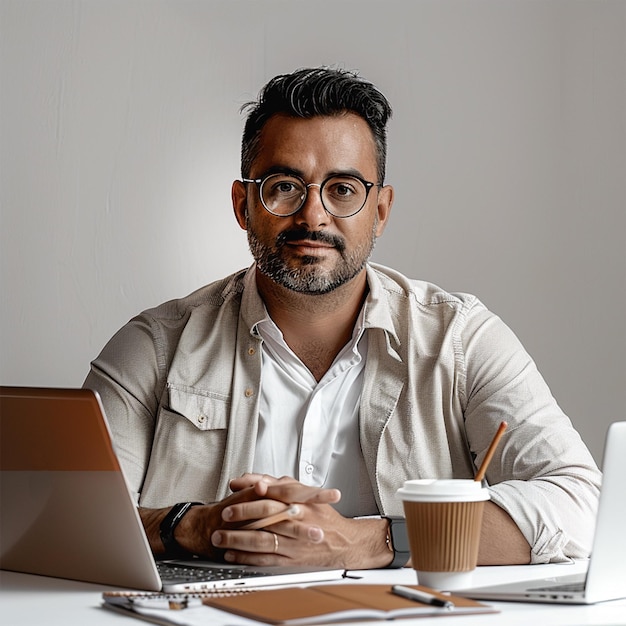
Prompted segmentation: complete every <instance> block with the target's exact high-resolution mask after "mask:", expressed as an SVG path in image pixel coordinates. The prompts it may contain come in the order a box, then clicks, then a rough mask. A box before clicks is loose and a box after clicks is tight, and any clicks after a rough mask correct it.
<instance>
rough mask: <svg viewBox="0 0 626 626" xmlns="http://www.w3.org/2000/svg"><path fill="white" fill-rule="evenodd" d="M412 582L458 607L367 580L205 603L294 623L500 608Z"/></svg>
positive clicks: (275, 621) (252, 616) (270, 621)
mask: <svg viewBox="0 0 626 626" xmlns="http://www.w3.org/2000/svg"><path fill="white" fill-rule="evenodd" d="M410 587H411V588H412V589H418V590H422V591H426V592H428V593H429V594H431V595H433V596H435V597H438V598H441V599H442V600H446V601H450V602H452V604H453V607H452V608H443V607H437V606H432V605H430V604H423V603H421V602H416V601H414V600H407V599H405V598H401V597H399V596H397V595H395V594H393V593H392V592H391V586H390V585H366V584H364V585H354V584H352V585H351V584H345V585H344V584H338V585H315V586H312V587H291V588H287V589H271V590H263V591H255V592H254V593H250V594H247V595H241V596H232V597H226V598H206V599H204V600H203V603H204V604H206V605H208V606H212V607H215V608H218V609H221V610H223V611H229V612H230V613H235V614H237V615H240V616H242V617H247V618H250V619H255V620H258V621H261V622H266V623H268V624H290V625H296V624H319V623H323V622H336V621H350V620H363V619H385V620H388V619H396V618H402V617H432V616H433V615H437V616H448V615H449V616H453V615H466V614H468V613H497V612H498V611H497V610H496V609H494V608H493V607H491V606H489V605H486V604H481V603H480V602H476V601H474V600H470V599H468V598H461V597H458V596H453V595H449V594H443V593H440V592H438V591H435V590H433V589H429V588H428V587H421V586H418V585H410Z"/></svg>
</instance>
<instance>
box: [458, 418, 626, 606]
mask: <svg viewBox="0 0 626 626" xmlns="http://www.w3.org/2000/svg"><path fill="white" fill-rule="evenodd" d="M625 482H626V422H615V423H613V424H611V426H610V427H609V430H608V432H607V435H606V442H605V446H604V460H603V478H602V489H601V492H600V502H599V506H598V516H597V520H596V529H595V534H594V539H593V547H592V551H591V559H590V560H589V567H588V568H587V573H586V574H579V575H569V576H557V577H553V578H547V579H545V578H544V579H539V580H531V581H521V582H516V583H509V584H502V585H493V586H489V587H477V588H474V589H466V590H464V591H455V593H456V594H457V595H464V596H467V597H469V598H475V599H477V600H512V601H521V602H554V603H564V604H595V603H596V602H604V601H606V600H617V599H618V598H626V497H625V495H624V494H625V493H626V491H625V489H624V483H625ZM530 567H532V566H530Z"/></svg>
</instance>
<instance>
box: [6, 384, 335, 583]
mask: <svg viewBox="0 0 626 626" xmlns="http://www.w3.org/2000/svg"><path fill="white" fill-rule="evenodd" d="M0 497H1V504H0V569H7V570H13V571H17V572H25V573H31V574H42V575H46V576H55V577H59V578H69V579H73V580H81V581H86V582H95V583H104V584H107V585H114V586H116V587H122V588H133V589H145V590H157V591H159V590H163V591H171V592H185V591H206V590H211V589H239V588H245V587H261V586H267V585H287V584H297V583H304V582H317V581H326V580H335V579H339V578H341V577H342V576H343V574H344V570H341V569H325V568H313V567H306V568H302V567H268V568H254V567H247V566H236V565H225V564H223V563H221V564H220V563H212V562H209V561H201V560H199V559H193V560H191V561H160V562H159V563H157V562H156V561H155V559H154V557H153V555H152V552H151V550H150V546H149V544H148V540H147V538H146V535H145V533H144V529H143V525H142V523H141V520H140V518H139V514H138V512H137V507H136V504H135V502H134V500H133V497H132V495H131V493H130V491H129V489H128V486H127V483H126V480H125V478H124V475H123V473H122V470H121V468H120V465H119V463H118V460H117V457H116V456H115V453H114V450H113V446H112V444H111V437H110V434H109V429H108V426H107V423H106V419H105V416H104V410H103V408H102V404H101V402H100V399H99V397H98V395H97V394H96V393H95V392H93V391H90V390H87V389H42V388H25V387H0Z"/></svg>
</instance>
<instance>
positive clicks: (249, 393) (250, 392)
mask: <svg viewBox="0 0 626 626" xmlns="http://www.w3.org/2000/svg"><path fill="white" fill-rule="evenodd" d="M244 394H245V396H246V398H251V397H252V396H253V395H254V389H250V388H248V389H246V390H245V391H244Z"/></svg>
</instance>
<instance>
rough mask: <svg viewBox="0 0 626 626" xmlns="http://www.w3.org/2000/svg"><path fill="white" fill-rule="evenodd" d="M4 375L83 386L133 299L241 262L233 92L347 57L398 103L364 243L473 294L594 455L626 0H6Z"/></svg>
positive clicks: (623, 128)
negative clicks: (375, 220) (509, 335)
mask: <svg viewBox="0 0 626 626" xmlns="http://www.w3.org/2000/svg"><path fill="white" fill-rule="evenodd" d="M0 54H1V100H0V106H1V109H0V112H1V124H0V133H1V136H0V140H1V141H0V150H1V160H0V167H1V170H0V177H1V178H0V183H1V188H0V207H1V222H0V228H1V234H0V236H1V241H0V245H1V265H0V271H1V276H0V279H1V283H0V285H1V292H0V293H1V294H2V295H1V304H0V306H1V309H0V315H1V325H0V382H1V383H2V384H18V385H49V386H78V385H80V384H81V383H82V380H83V377H84V375H85V374H86V372H87V369H88V364H89V361H90V360H91V359H92V358H93V357H95V356H96V354H97V353H98V352H99V351H100V349H101V347H102V346H103V344H104V343H105V342H106V340H107V339H108V338H109V337H110V336H111V335H112V333H113V332H114V331H115V330H117V328H118V327H119V326H121V325H122V324H123V323H124V322H126V320H127V319H129V318H130V317H131V316H132V315H134V314H135V313H137V312H139V311H140V310H143V309H145V308H147V307H149V306H152V305H155V304H157V303H159V302H161V301H164V300H167V299H170V298H174V297H177V296H182V295H184V294H186V293H188V292H190V291H192V290H193V289H195V288H197V287H199V286H201V285H202V284H205V283H207V282H209V281H211V280H213V279H216V278H219V277H221V276H223V275H225V274H227V273H230V272H231V271H235V270H237V269H239V268H241V267H243V266H246V265H248V264H249V262H250V257H249V254H248V251H247V246H246V240H245V235H244V233H243V232H242V231H240V230H239V228H238V227H237V225H236V223H235V220H234V218H233V215H232V211H231V205H230V184H231V181H232V180H233V179H234V178H236V177H238V174H239V141H240V134H241V129H242V124H243V118H242V116H241V115H240V113H239V108H240V107H241V105H242V104H243V103H245V102H246V101H248V100H250V99H252V98H253V97H254V96H255V95H256V93H257V91H258V89H259V88H260V87H261V86H262V84H263V83H264V82H265V81H266V80H267V79H269V78H270V77H271V76H273V75H275V74H277V73H281V72H287V71H291V70H293V69H295V68H297V67H301V66H309V65H321V64H326V65H335V66H340V67H345V68H348V69H355V70H358V71H360V72H361V73H362V74H363V75H364V76H365V77H366V78H368V79H369V80H371V81H373V82H374V83H375V84H376V85H378V86H379V87H380V88H381V89H382V90H383V91H384V92H385V93H386V95H387V96H388V97H389V99H390V100H391V102H392V104H393V106H394V117H393V120H392V123H391V126H390V132H389V144H390V146H389V166H388V182H389V183H391V184H393V185H394V186H395V188H396V204H395V207H394V210H393V216H392V221H391V224H390V226H389V228H388V230H387V232H386V233H385V235H384V236H383V238H382V239H381V240H380V241H379V243H378V246H377V248H376V251H375V255H374V259H375V260H377V261H378V262H382V263H385V264H387V265H391V266H393V267H396V268H397V269H399V270H401V271H403V272H404V273H406V274H408V275H410V276H412V277H416V278H423V279H426V280H431V281H433V282H437V283H439V284H440V285H441V286H442V287H444V288H446V289H448V290H452V291H469V292H472V293H475V294H477V295H478V296H479V297H480V298H481V299H482V300H483V301H484V302H485V303H486V304H487V305H488V306H489V307H490V308H491V309H492V310H494V311H495V312H497V313H498V314H500V315H501V316H502V317H503V318H504V319H505V321H506V322H507V323H508V324H509V325H510V326H511V327H512V328H513V330H514V331H515V332H516V333H517V334H518V335H519V336H520V338H521V339H522V341H523V343H524V344H525V346H526V347H527V349H528V350H529V352H530V353H531V354H532V355H533V357H534V358H535V360H536V361H537V363H538V365H539V368H540V370H541V371H542V373H543V374H544V376H545V377H546V379H547V380H548V382H549V384H550V386H551V388H552V390H553V393H554V395H555V396H556V397H557V399H558V400H559V402H560V404H561V405H562V406H563V408H564V409H565V410H566V412H568V414H569V415H570V416H571V418H572V420H573V421H574V423H575V424H576V426H577V427H578V428H579V430H580V431H581V434H582V435H583V438H584V439H585V441H586V442H587V443H588V445H589V446H590V448H591V450H592V452H593V453H594V455H595V456H596V458H597V459H598V460H601V452H602V441H603V438H604V433H605V431H606V427H607V425H608V423H609V422H611V421H614V420H618V419H624V417H625V414H626V413H625V411H624V406H625V404H626V403H625V400H626V392H625V388H626V357H625V355H626V331H625V330H624V312H625V311H626V280H625V271H626V262H625V261H626V258H625V255H626V253H625V250H626V241H625V239H626V202H625V201H626V182H625V181H626V4H625V3H624V2H622V1H602V0H588V1H576V0H552V1H551V0H545V1H540V0H535V1H531V0H526V1H524V0H519V1H507V0H472V1H469V0H459V1H454V0H431V1H419V0H402V1H399V0H396V1H394V0H384V1H383V0H381V1H365V0H359V1H348V0H343V1H341V0H329V1H326V0H317V1H316V2H303V1H298V0H284V1H280V0H274V1H272V0H265V1H259V0H245V1H237V0H224V1H173V0H172V1H164V0H161V1H159V0H153V1H147V0H100V1H98V0H90V1H88V0H83V1H81V0H76V1H73V2H70V1H65V0H28V1H23V0H16V1H12V0H0Z"/></svg>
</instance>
